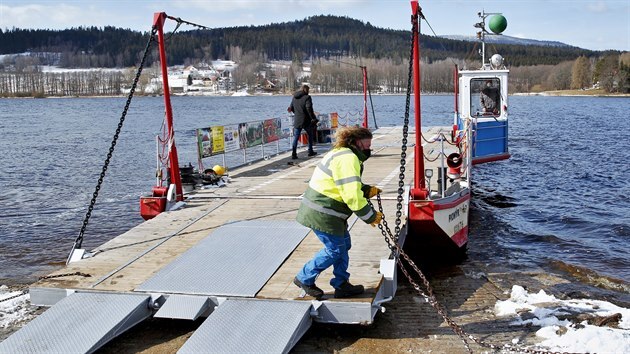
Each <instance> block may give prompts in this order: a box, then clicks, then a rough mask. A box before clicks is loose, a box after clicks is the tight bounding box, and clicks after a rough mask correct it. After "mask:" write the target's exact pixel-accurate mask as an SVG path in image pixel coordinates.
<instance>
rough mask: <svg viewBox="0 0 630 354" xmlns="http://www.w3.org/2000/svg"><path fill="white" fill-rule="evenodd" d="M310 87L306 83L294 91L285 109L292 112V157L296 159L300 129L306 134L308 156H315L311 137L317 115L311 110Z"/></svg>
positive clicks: (312, 136) (312, 137)
mask: <svg viewBox="0 0 630 354" xmlns="http://www.w3.org/2000/svg"><path fill="white" fill-rule="evenodd" d="M309 90H310V88H309V87H308V85H302V88H301V89H299V90H298V91H296V92H295V94H294V95H293V98H292V99H291V105H290V106H289V108H288V109H287V111H289V113H293V114H294V116H293V154H292V155H291V158H292V159H294V160H295V159H297V158H298V156H297V144H298V139H299V138H300V134H301V133H302V129H304V130H305V131H306V134H307V135H308V156H315V155H317V153H316V152H315V151H314V150H313V139H314V135H315V129H316V127H317V122H318V120H317V117H316V116H315V112H314V111H313V99H312V98H311V96H310V95H309V94H308V92H309Z"/></svg>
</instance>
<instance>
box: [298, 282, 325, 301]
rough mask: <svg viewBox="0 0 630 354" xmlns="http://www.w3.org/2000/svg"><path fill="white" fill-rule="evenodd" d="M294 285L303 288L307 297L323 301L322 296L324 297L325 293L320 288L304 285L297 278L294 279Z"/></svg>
mask: <svg viewBox="0 0 630 354" xmlns="http://www.w3.org/2000/svg"><path fill="white" fill-rule="evenodd" d="M293 284H295V285H297V286H298V288H301V289H302V290H304V292H305V293H306V295H308V296H312V297H314V298H316V299H317V300H319V299H321V298H322V296H324V291H323V290H322V289H320V288H318V287H317V286H316V285H315V284H313V285H306V284H302V282H301V281H300V280H299V279H298V278H297V277H295V278H293Z"/></svg>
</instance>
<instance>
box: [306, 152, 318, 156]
mask: <svg viewBox="0 0 630 354" xmlns="http://www.w3.org/2000/svg"><path fill="white" fill-rule="evenodd" d="M315 155H317V152H315V151H311V152H309V153H308V156H315Z"/></svg>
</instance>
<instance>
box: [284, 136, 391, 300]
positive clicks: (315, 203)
mask: <svg viewBox="0 0 630 354" xmlns="http://www.w3.org/2000/svg"><path fill="white" fill-rule="evenodd" d="M335 140H336V142H335V145H334V147H333V149H332V150H330V151H329V152H328V153H327V154H326V155H324V157H323V158H322V161H321V162H320V163H319V164H318V165H317V167H316V168H315V171H314V172H313V176H312V177H311V179H310V182H309V184H308V188H307V189H306V192H305V193H304V197H303V199H302V203H301V205H300V209H299V211H298V215H297V221H298V222H299V223H300V224H302V225H304V226H307V227H310V228H311V229H312V230H313V232H314V233H315V235H317V237H318V238H319V240H320V241H321V242H322V243H323V244H324V248H322V249H321V250H320V251H319V252H318V253H317V254H316V255H315V257H314V258H313V259H311V260H310V261H308V262H307V263H306V264H305V265H304V267H303V268H302V270H300V272H299V273H298V274H297V276H296V277H295V279H294V280H293V283H294V284H295V285H297V286H298V287H300V288H302V289H303V290H304V291H305V292H306V294H308V295H310V296H313V297H314V298H316V299H318V300H319V299H320V298H321V297H322V296H323V295H324V292H323V291H322V290H321V289H320V288H318V287H317V286H316V285H315V280H316V278H317V276H318V275H319V274H320V273H321V272H323V271H324V270H325V269H327V268H328V267H330V266H333V275H334V277H333V278H332V279H331V280H330V285H332V287H333V288H334V289H335V297H336V298H342V297H349V296H354V295H359V294H362V293H363V292H364V288H363V285H352V284H351V283H350V282H349V278H350V273H348V264H349V261H350V259H349V257H348V250H350V247H351V241H350V233H349V232H348V222H347V220H348V218H349V217H350V216H351V215H352V214H353V213H354V214H356V215H357V216H358V217H359V218H360V219H361V220H363V221H364V222H366V223H368V224H371V225H372V226H376V225H378V224H379V223H380V222H381V220H382V218H383V214H381V213H380V212H378V211H375V210H374V209H373V208H372V207H371V206H370V205H369V204H368V200H367V199H368V198H372V197H374V196H375V195H377V194H378V193H380V192H381V190H380V189H379V188H377V187H373V186H369V185H365V184H363V183H362V182H361V174H362V172H363V162H365V160H367V159H368V158H369V157H370V155H371V146H372V133H371V132H370V130H369V129H367V128H363V127H345V128H341V129H339V130H338V131H337V133H336V135H335Z"/></svg>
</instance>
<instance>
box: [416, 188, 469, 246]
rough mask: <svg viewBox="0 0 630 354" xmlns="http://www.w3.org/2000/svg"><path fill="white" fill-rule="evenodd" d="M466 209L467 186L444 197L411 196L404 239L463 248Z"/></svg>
mask: <svg viewBox="0 0 630 354" xmlns="http://www.w3.org/2000/svg"><path fill="white" fill-rule="evenodd" d="M469 211H470V189H468V188H464V189H462V190H461V191H460V192H458V193H456V194H453V195H451V196H449V197H445V198H439V199H433V200H410V201H409V226H410V230H409V234H408V236H407V241H411V242H413V243H414V244H416V242H415V241H417V242H419V243H421V244H424V245H432V246H448V245H450V246H455V247H457V248H463V247H464V246H465V245H466V244H467V242H468V220H469V217H468V216H469ZM412 240H413V241H412Z"/></svg>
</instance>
